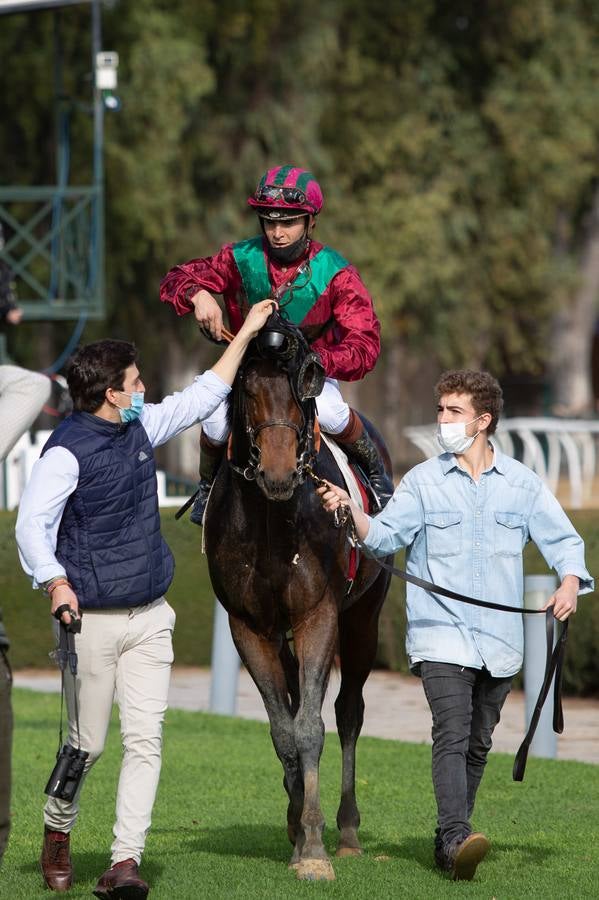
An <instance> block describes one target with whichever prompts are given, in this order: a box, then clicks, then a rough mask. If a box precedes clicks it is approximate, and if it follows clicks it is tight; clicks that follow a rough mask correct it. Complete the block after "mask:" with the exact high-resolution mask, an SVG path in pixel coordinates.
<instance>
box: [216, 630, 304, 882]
mask: <svg viewBox="0 0 599 900" xmlns="http://www.w3.org/2000/svg"><path fill="white" fill-rule="evenodd" d="M229 623H230V625H231V634H232V636H233V640H234V642H235V646H236V647H237V651H238V653H239V655H240V657H241V659H242V660H243V662H244V665H245V666H246V668H247V670H248V672H249V673H250V675H251V676H252V678H253V679H254V682H255V684H256V687H257V688H258V690H259V691H260V694H261V696H262V700H263V701H264V707H265V709H266V712H267V714H268V720H269V722H270V734H271V737H272V742H273V745H274V748H275V751H276V754H277V756H278V757H279V759H280V761H281V765H282V766H283V771H284V773H285V777H284V780H283V784H284V787H285V790H286V791H287V796H288V797H289V804H288V807H287V834H288V837H289V840H290V841H291V843H292V844H293V845H294V853H293V856H292V858H291V863H290V864H291V865H294V864H295V862H296V858H297V857H298V856H299V849H298V848H301V846H302V845H303V832H302V829H301V825H300V816H301V812H302V807H303V802H304V784H303V780H302V773H301V768H300V763H299V757H298V754H297V749H296V746H295V730H294V722H293V715H292V712H291V708H290V703H289V688H288V684H287V677H286V673H285V669H284V667H283V664H282V662H281V658H280V653H281V638H280V637H279V638H275V639H271V640H269V639H268V638H266V637H264V635H259V634H256V633H255V632H254V631H252V630H251V628H249V627H248V626H247V625H246V624H245V622H243V621H242V620H241V619H236V618H234V617H233V616H229Z"/></svg>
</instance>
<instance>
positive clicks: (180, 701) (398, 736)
mask: <svg viewBox="0 0 599 900" xmlns="http://www.w3.org/2000/svg"><path fill="white" fill-rule="evenodd" d="M338 683H339V676H338V675H337V674H336V673H334V674H333V675H332V677H331V683H330V685H329V690H328V693H327V696H326V699H325V703H324V708H323V718H324V721H325V727H326V729H327V731H334V730H335V713H334V709H333V702H334V700H335V696H336V694H337V689H338ZM15 685H16V686H17V687H26V688H31V689H33V690H40V691H59V690H60V679H59V677H58V675H57V673H56V672H55V671H44V672H40V671H36V670H21V671H19V672H16V673H15ZM364 699H365V704H366V713H365V721H364V728H363V730H362V734H365V735H369V736H370V737H382V738H390V739H392V740H402V741H410V742H413V743H430V731H431V725H430V712H429V709H428V706H427V703H426V700H425V698H424V693H423V691H422V686H421V684H420V681H419V679H418V678H414V677H412V676H409V675H398V674H395V673H392V672H373V673H372V675H371V676H370V678H369V679H368V681H367V683H366V688H365V691H364ZM169 703H170V706H171V707H173V708H175V709H187V710H197V711H208V710H209V707H210V669H199V668H198V669H196V668H179V667H177V668H175V669H174V670H173V675H172V679H171V689H170V695H169ZM237 714H238V715H239V716H241V717H242V718H245V719H258V720H259V721H266V713H265V711H264V706H263V705H262V699H261V697H260V695H259V694H258V691H257V690H256V688H255V686H254V683H253V681H252V680H251V678H250V677H249V675H248V674H247V672H246V671H245V670H244V669H242V670H241V672H240V677H239V688H238V693H237ZM564 721H565V729H564V734H563V735H560V736H559V737H558V743H557V757H558V759H576V760H580V761H581V762H589V763H596V764H599V701H595V700H580V699H575V698H572V699H566V700H565V701H564ZM523 736H524V694H523V692H521V691H514V692H513V693H512V694H511V695H510V696H509V697H508V700H507V702H506V704H505V707H504V710H503V714H502V719H501V722H500V724H499V725H498V727H497V729H496V731H495V736H494V740H493V746H494V748H495V750H501V751H504V752H506V753H515V751H516V750H517V748H518V746H519V744H520V741H521V740H522V738H523Z"/></svg>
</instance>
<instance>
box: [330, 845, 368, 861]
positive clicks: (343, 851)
mask: <svg viewBox="0 0 599 900" xmlns="http://www.w3.org/2000/svg"><path fill="white" fill-rule="evenodd" d="M363 852H364V851H363V850H362V848H361V847H337V852H336V853H335V856H338V857H339V858H340V859H342V858H343V857H344V856H362V854H363Z"/></svg>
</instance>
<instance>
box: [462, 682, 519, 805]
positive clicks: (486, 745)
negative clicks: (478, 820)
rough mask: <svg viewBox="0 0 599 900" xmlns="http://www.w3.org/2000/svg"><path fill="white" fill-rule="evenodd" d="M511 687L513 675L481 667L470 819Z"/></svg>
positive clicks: (475, 698) (471, 752) (470, 760)
mask: <svg viewBox="0 0 599 900" xmlns="http://www.w3.org/2000/svg"><path fill="white" fill-rule="evenodd" d="M511 686H512V679H511V678H493V676H491V675H490V674H489V673H488V671H487V670H486V669H482V670H481V672H480V673H479V676H478V678H477V681H476V684H475V686H474V692H473V695H472V726H471V733H470V744H469V747H468V754H467V757H466V770H467V783H468V788H467V793H468V819H471V818H472V813H473V810H474V802H475V799H476V792H477V791H478V787H479V785H480V782H481V779H482V777H483V773H484V770H485V766H486V763H487V756H488V754H489V750H490V749H491V744H492V736H493V731H494V729H495V726H496V725H497V723H498V722H499V718H500V715H501V710H502V708H503V704H504V703H505V701H506V699H507V696H508V694H509V692H510V689H511Z"/></svg>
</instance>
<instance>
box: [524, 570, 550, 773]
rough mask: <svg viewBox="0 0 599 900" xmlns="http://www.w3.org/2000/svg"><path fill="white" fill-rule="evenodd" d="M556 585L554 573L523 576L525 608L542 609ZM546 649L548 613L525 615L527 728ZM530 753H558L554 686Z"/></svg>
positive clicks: (547, 755) (546, 755)
mask: <svg viewBox="0 0 599 900" xmlns="http://www.w3.org/2000/svg"><path fill="white" fill-rule="evenodd" d="M556 587H557V581H556V578H555V576H554V575H527V576H526V577H525V579H524V606H525V608H526V609H540V608H541V607H542V606H544V605H545V603H547V601H548V600H549V598H550V597H551V595H552V594H553V592H554V591H555V589H556ZM546 651H547V639H546V636H545V616H541V615H538V616H524V692H525V700H526V722H525V727H526V728H528V726H529V724H530V720H531V718H532V714H533V712H534V708H535V703H536V701H537V697H538V696H539V691H540V689H541V684H542V683H543V675H544V674H545V661H546V655H547V652H546ZM530 755H531V756H542V757H545V758H547V759H555V757H556V756H557V735H556V733H555V732H554V730H553V686H552V687H551V689H550V691H549V693H548V695H547V700H546V701H545V705H544V707H543V711H542V713H541V717H540V719H539V724H538V726H537V730H536V733H535V736H534V738H533V739H532V743H531V745H530Z"/></svg>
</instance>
